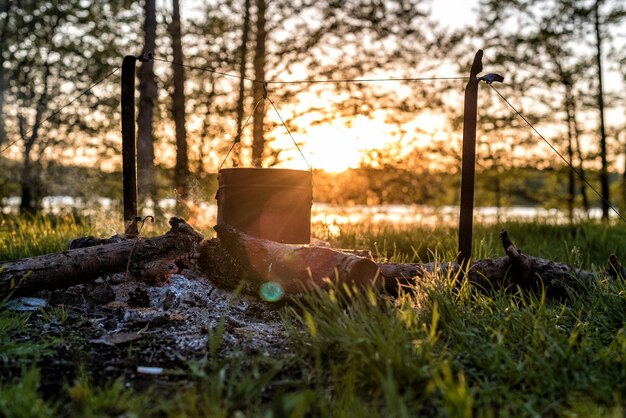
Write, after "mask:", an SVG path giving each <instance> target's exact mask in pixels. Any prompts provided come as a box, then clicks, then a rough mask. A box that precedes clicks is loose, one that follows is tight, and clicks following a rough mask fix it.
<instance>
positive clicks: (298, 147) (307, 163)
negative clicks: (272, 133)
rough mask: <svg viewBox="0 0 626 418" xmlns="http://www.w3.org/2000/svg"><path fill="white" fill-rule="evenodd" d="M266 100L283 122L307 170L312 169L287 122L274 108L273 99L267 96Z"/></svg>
mask: <svg viewBox="0 0 626 418" xmlns="http://www.w3.org/2000/svg"><path fill="white" fill-rule="evenodd" d="M267 100H268V101H269V102H270V104H271V105H272V107H273V108H274V111H275V112H276V114H277V115H278V119H280V122H281V123H282V124H283V126H284V127H285V129H286V130H287V133H288V134H289V137H290V138H291V140H292V141H293V144H294V145H295V146H296V148H297V149H298V152H299V153H300V155H302V158H304V162H305V163H306V165H307V166H308V167H309V171H313V166H312V165H311V163H309V160H307V158H306V157H305V156H304V153H303V152H302V150H301V149H300V146H299V145H298V143H297V142H296V140H295V139H294V137H293V135H291V131H290V130H289V128H288V127H287V124H286V123H285V121H284V120H283V118H282V117H281V116H280V113H278V109H277V108H276V105H275V104H274V101H273V100H272V99H270V98H269V97H268V98H267Z"/></svg>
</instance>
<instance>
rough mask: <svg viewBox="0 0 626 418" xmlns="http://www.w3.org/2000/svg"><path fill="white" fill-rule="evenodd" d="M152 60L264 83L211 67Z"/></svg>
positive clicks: (159, 59) (161, 59) (157, 59)
mask: <svg viewBox="0 0 626 418" xmlns="http://www.w3.org/2000/svg"><path fill="white" fill-rule="evenodd" d="M152 59H153V60H154V61H161V62H166V63H168V64H172V65H178V66H180V67H184V68H190V69H192V70H199V71H204V72H206V73H213V74H219V75H223V76H226V77H233V78H238V79H241V80H248V81H252V82H253V83H262V81H258V80H255V79H254V78H248V77H242V76H240V75H236V74H230V73H225V72H222V71H217V70H214V69H212V68H209V67H197V66H195V65H189V64H183V63H181V62H174V61H169V60H166V59H163V58H155V57H153V58H152Z"/></svg>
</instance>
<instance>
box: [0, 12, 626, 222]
mask: <svg viewBox="0 0 626 418" xmlns="http://www.w3.org/2000/svg"><path fill="white" fill-rule="evenodd" d="M432 8H433V4H432V3H430V2H428V1H421V0H413V1H365V2H364V1H348V2H333V1H321V2H320V1H316V2H310V1H306V0H299V1H282V0H275V1H267V0H242V1H218V2H213V1H199V0H198V1H185V2H183V3H182V4H180V2H179V1H172V2H162V3H159V2H155V0H146V1H144V2H133V1H124V0H114V1H102V2H80V1H76V2H73V1H72V2H63V3H57V2H47V1H44V2H41V1H21V2H13V1H9V0H4V1H3V2H1V3H0V10H1V11H0V17H1V19H0V45H1V46H2V48H1V49H0V50H1V53H0V59H1V60H2V61H1V62H0V113H1V115H2V117H0V147H1V148H0V149H1V150H2V154H1V155H0V165H1V166H2V167H3V170H2V174H0V196H1V197H2V198H3V199H6V198H8V197H12V196H19V197H20V210H21V211H22V212H33V211H37V209H38V208H39V207H40V202H41V199H42V198H43V197H44V196H46V195H50V194H57V193H62V194H64V195H71V196H80V195H81V194H85V193H90V194H92V195H93V194H97V195H102V196H107V197H112V198H117V199H119V197H120V194H119V193H120V192H119V187H118V186H116V182H115V180H113V179H115V178H117V179H119V178H120V170H121V136H120V128H119V126H120V102H119V100H120V94H119V82H120V80H119V77H120V71H119V67H120V65H121V61H122V58H123V57H124V56H125V55H129V54H130V55H137V56H139V55H140V54H141V53H143V52H151V53H153V54H154V58H153V59H152V60H150V61H148V62H145V63H138V64H139V65H138V71H137V88H138V96H139V98H138V102H137V109H138V114H137V138H138V145H137V147H138V170H139V176H138V181H139V194H140V199H141V200H142V202H145V201H146V200H149V199H152V200H154V199H158V198H161V197H175V198H177V199H181V200H185V199H202V200H207V199H211V194H212V193H213V191H214V190H213V189H212V188H213V187H215V186H214V184H215V183H214V177H215V173H216V172H217V169H218V167H219V166H220V164H224V163H225V164H226V166H233V165H235V166H236V165H243V166H264V167H281V166H282V167H285V166H286V167H295V168H306V167H307V166H306V165H305V162H304V161H302V156H304V157H305V159H306V160H307V161H306V164H309V162H310V163H311V165H312V167H313V168H314V169H315V170H316V172H317V173H318V174H316V179H317V180H316V182H315V184H316V200H317V201H320V202H335V203H341V204H351V203H367V204H383V203H408V204H425V203H426V204H431V205H441V204H456V203H457V199H458V184H459V179H458V177H459V172H460V139H461V138H460V137H461V133H460V130H461V129H460V126H461V123H462V92H463V87H464V81H463V79H464V78H466V77H467V75H468V66H469V63H470V62H471V58H472V54H473V52H474V51H475V50H476V49H477V48H478V47H480V48H483V49H484V50H485V54H486V59H485V63H486V65H487V69H488V70H489V71H494V72H498V73H500V74H503V75H504V76H505V82H504V83H503V84H500V85H498V86H497V89H498V93H501V96H499V95H498V94H496V92H495V91H492V90H491V89H488V88H482V89H481V92H480V97H479V115H478V118H479V119H478V120H479V122H478V154H477V163H478V173H479V174H478V176H477V182H478V187H477V193H479V195H478V197H479V200H478V203H477V204H479V205H484V206H507V205H537V206H545V207H560V208H567V209H569V210H572V209H573V208H589V207H594V206H602V210H603V216H604V217H606V216H608V212H609V207H608V204H609V202H610V203H611V204H613V205H614V206H616V207H620V208H623V207H625V206H626V203H624V202H625V201H626V169H625V168H624V167H625V164H626V159H625V158H624V153H625V152H626V135H624V132H625V130H624V126H625V123H626V118H625V116H624V115H625V114H626V112H625V110H624V109H625V100H626V97H624V94H623V91H624V82H625V78H626V56H625V55H624V52H623V51H624V48H623V46H624V39H625V38H624V23H623V17H624V7H623V5H622V4H621V2H618V1H602V2H590V1H578V0H577V1H556V0H545V1H528V2H518V3H516V2H497V1H489V0H484V1H479V2H477V3H476V5H475V19H473V20H475V21H469V22H463V24H461V25H457V26H456V27H450V25H444V24H442V23H441V22H440V21H438V20H437V19H436V18H435V17H434V16H433V15H432V13H431V9H432ZM339 58H340V59H339ZM381 79H386V81H376V80H381ZM425 79H426V80H425ZM346 80H353V81H349V82H346ZM366 80H370V81H366ZM372 80H373V81H372ZM260 81H262V82H260ZM263 82H267V83H266V84H264V83H263ZM484 87H486V86H484ZM265 97H269V99H270V100H271V104H270V103H269V102H268V101H267V100H266V99H265ZM503 99H504V100H503ZM506 101H508V102H509V104H512V105H513V107H510V106H509V105H508V104H507V102H506ZM514 110H517V111H519V112H520V113H522V115H523V116H524V117H525V118H526V119H521V118H520V116H519V115H517V114H516V113H515V111H514ZM283 122H284V124H283ZM526 122H528V123H526ZM283 125H284V126H283ZM533 129H536V130H537V132H535V131H534V130H533ZM537 133H539V134H540V135H541V136H539V135H537ZM292 139H293V141H294V142H296V144H294V143H293V142H292ZM294 145H297V146H300V147H301V148H302V151H303V155H302V156H301V155H300V154H299V153H298V152H297V151H296V150H297V149H299V148H298V147H297V146H294ZM231 147H232V151H233V152H231V153H230V154H229V153H228V150H229V149H231ZM551 147H553V149H552V148H551ZM227 155H228V157H227ZM308 160H310V161H308ZM327 171H330V172H329V173H327ZM105 178H106V179H111V180H110V181H105V182H103V181H101V179H105ZM359 188H360V189H361V190H367V193H360V194H359V193H357V192H356V190H358V189H359ZM408 190H410V193H409V192H408ZM596 192H597V193H596ZM3 201H5V200H3Z"/></svg>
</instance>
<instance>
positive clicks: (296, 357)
mask: <svg viewBox="0 0 626 418" xmlns="http://www.w3.org/2000/svg"><path fill="white" fill-rule="evenodd" d="M10 222H14V223H15V224H14V225H17V226H18V227H19V231H18V232H16V233H15V234H13V235H11V237H12V242H11V243H6V242H5V241H6V240H5V239H3V240H2V244H1V245H2V247H0V259H3V260H7V259H13V258H18V257H23V256H25V255H34V254H38V253H41V252H48V251H58V250H60V249H62V248H63V247H64V245H65V242H66V241H67V239H69V238H71V237H75V236H79V235H85V234H87V233H91V234H93V233H98V232H99V231H98V230H97V227H94V226H93V225H90V224H88V223H85V222H83V221H80V220H77V219H73V218H70V219H65V220H63V221H62V222H61V221H57V220H54V219H47V218H44V219H35V220H33V219H30V220H23V219H15V218H14V219H12V220H10ZM3 225H4V224H3ZM504 227H505V228H506V229H507V230H508V231H509V232H510V234H511V236H512V238H513V240H514V241H515V242H516V244H517V245H518V247H519V248H520V249H522V250H524V251H525V252H527V253H529V254H532V255H536V256H541V257H545V258H551V259H555V260H560V261H567V262H570V263H574V264H577V265H580V266H582V267H584V268H588V269H591V268H600V267H601V266H604V265H605V260H606V258H607V257H608V255H609V254H611V253H615V254H617V255H618V257H620V258H621V259H622V260H625V259H626V235H624V234H623V232H622V230H623V227H622V226H621V225H608V226H607V225H600V224H581V225H576V226H558V225H548V224H524V223H510V224H506V225H504ZM51 229H53V231H52V230H51ZM324 231H326V230H325V229H324V228H323V227H319V228H317V229H316V230H315V232H316V233H317V235H318V236H322V237H323V234H324ZM498 232H499V228H496V227H490V226H477V227H476V229H475V232H474V236H475V248H476V252H475V257H476V258H483V257H495V256H501V255H502V253H503V251H502V249H501V248H500V244H499V238H498ZM2 233H3V234H7V233H8V232H5V231H4V230H3V232H2ZM40 235H43V236H46V237H47V238H46V240H47V242H46V244H45V245H42V246H39V247H34V245H33V243H32V241H36V240H37V239H38V237H39V236H40ZM105 235H106V234H105ZM325 238H328V239H330V241H331V243H332V245H333V246H336V247H344V248H368V249H371V250H372V251H374V252H377V253H378V254H379V255H380V256H382V257H385V258H387V259H388V260H391V261H428V260H433V259H436V260H449V259H451V258H453V255H454V252H455V248H456V234H455V230H454V228H447V227H441V228H438V229H433V228H419V227H414V228H411V229H409V230H406V229H405V230H399V229H396V228H393V227H392V226H389V225H387V226H363V225H361V226H353V227H346V228H343V229H342V230H341V232H340V233H339V234H338V235H332V236H330V235H329V236H326V237H325ZM455 280H459V278H455V277H432V278H430V279H429V280H424V281H423V282H422V283H420V284H419V288H417V289H415V291H414V292H410V293H409V292H407V293H404V294H402V295H400V297H398V298H397V299H391V298H389V297H387V296H385V295H381V294H379V293H378V292H377V291H375V290H373V289H366V290H364V291H356V290H354V289H349V288H339V289H333V290H331V291H324V292H321V291H320V292H313V293H311V294H308V295H306V296H305V297H304V298H302V299H299V300H298V301H297V302H295V303H294V304H291V305H288V306H287V307H285V308H284V309H283V311H282V315H283V318H284V321H285V324H286V325H287V329H288V332H289V341H290V344H291V346H292V347H291V350H290V351H291V354H290V355H289V356H286V357H284V358H268V357H264V356H262V355H259V356H258V357H254V358H245V359H244V358H242V353H238V352H232V353H226V354H221V355H220V354H218V353H219V346H220V344H221V342H222V339H223V335H224V334H223V333H224V328H223V325H222V326H218V327H217V328H216V329H215V330H212V331H210V334H209V343H208V346H207V350H206V356H205V357H204V358H203V359H201V360H196V361H191V360H190V361H189V362H188V366H189V367H188V370H186V371H184V373H186V380H187V381H188V383H189V384H185V385H183V384H181V385H179V386H177V387H176V388H173V389H170V391H171V392H169V393H168V396H163V394H162V393H159V392H158V389H157V388H148V389H146V390H141V391H138V390H133V389H130V388H127V387H125V385H124V384H123V380H121V377H119V376H112V379H111V381H109V382H98V383H97V384H96V383H95V382H91V381H90V380H89V376H85V375H84V374H81V373H78V374H77V375H78V377H77V378H76V379H75V380H74V381H70V382H66V383H65V386H64V387H65V389H64V390H63V391H62V393H60V394H58V396H56V397H54V398H53V399H49V398H44V397H43V396H42V395H41V393H40V391H39V386H40V376H39V373H38V368H37V367H38V362H39V361H40V359H41V358H45V356H46V355H48V354H47V353H46V345H45V342H43V343H41V342H37V343H36V342H33V341H35V340H33V339H32V338H21V339H19V338H18V339H14V338H12V337H13V336H15V335H16V334H19V333H27V332H28V331H27V330H26V329H23V328H24V327H25V324H26V323H27V321H28V318H27V316H25V315H22V314H16V313H9V312H7V311H5V310H2V309H1V308H0V354H1V356H2V357H0V361H3V362H4V363H0V366H1V365H2V364H7V363H9V362H10V363H11V364H12V369H13V370H14V369H16V368H17V369H18V370H21V371H20V372H19V373H8V372H7V373H4V372H3V373H2V375H0V416H120V415H122V414H125V415H124V416H174V417H201V416H211V417H213V416H215V417H222V416H223V417H227V416H241V417H243V416H263V417H283V416H289V417H303V416H332V417H370V416H389V417H412V416H442V417H470V416H479V417H495V416H513V417H519V416H528V417H535V416H559V417H561V416H563V417H587V416H589V417H593V416H615V417H618V416H623V415H624V413H625V410H624V407H625V406H626V403H625V399H626V367H624V366H625V364H624V363H625V362H626V327H625V325H626V282H625V281H624V280H623V279H621V278H620V279H618V280H616V281H598V282H597V283H596V284H594V285H589V286H587V287H581V289H580V290H578V291H577V293H573V294H572V295H571V297H570V298H569V301H568V304H567V305H565V304H562V303H558V302H553V301H547V300H545V298H544V297H542V295H540V294H539V295H531V294H521V293H518V294H505V293H502V292H491V293H488V294H487V293H479V292H477V291H475V289H472V288H471V287H469V286H461V287H459V286H455V285H454V282H455ZM48 315H52V316H54V317H55V318H57V320H61V321H62V320H63V317H64V313H63V310H62V309H60V308H57V309H56V310H55V311H51V312H50V313H49V314H48ZM44 319H45V318H44ZM48 320H49V318H48ZM244 360H245V361H244ZM3 370H6V368H5V369H3ZM181 373H182V372H181Z"/></svg>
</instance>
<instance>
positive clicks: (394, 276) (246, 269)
mask: <svg viewBox="0 0 626 418" xmlns="http://www.w3.org/2000/svg"><path fill="white" fill-rule="evenodd" d="M170 225H171V227H172V229H171V230H170V231H169V232H168V233H166V234H164V235H161V236H158V237H154V238H145V239H139V240H137V239H126V238H122V237H113V238H109V239H106V240H102V239H97V238H92V237H87V238H81V239H79V240H75V241H74V242H73V245H72V247H73V248H71V249H69V250H67V251H64V252H62V253H56V254H48V255H44V256H39V257H32V258H27V259H22V260H17V261H14V262H9V263H5V264H3V265H0V295H2V294H7V293H9V292H15V293H16V294H29V293H34V292H36V291H39V290H44V289H55V288H63V287H68V286H72V285H75V284H78V283H84V282H88V281H91V280H94V279H95V278H97V277H101V276H105V275H108V274H114V273H119V272H125V271H128V273H129V274H130V275H132V276H133V277H135V278H142V279H143V280H145V279H146V277H149V276H154V275H155V274H158V273H159V272H167V269H168V268H169V267H171V266H172V265H173V264H174V265H176V266H178V267H179V268H181V269H182V268H192V269H194V270H195V271H196V272H197V273H199V274H200V275H202V276H203V277H205V278H207V279H208V280H211V281H212V282H213V283H215V284H216V285H218V286H219V287H222V288H227V289H234V288H237V287H238V286H242V285H243V286H242V291H243V292H245V293H249V294H258V291H259V288H260V286H261V285H262V284H263V283H266V282H274V283H278V284H280V285H281V287H282V288H283V290H284V291H285V292H286V293H288V294H297V293H302V292H307V291H310V290H312V289H315V288H328V287H329V286H330V285H331V284H332V283H333V282H334V283H337V284H339V285H340V286H341V285H344V284H346V285H350V286H353V285H356V286H367V285H370V284H372V283H374V284H375V286H377V287H379V288H381V289H382V290H384V291H386V292H388V293H390V294H396V293H397V292H398V290H399V289H400V288H401V287H409V288H414V286H415V285H416V284H419V283H420V282H421V281H422V280H424V279H428V278H432V277H434V276H435V275H437V277H449V278H451V279H457V282H459V283H460V282H461V280H458V279H463V278H464V277H466V278H467V280H468V281H469V282H470V283H471V284H473V285H474V286H475V287H477V288H478V289H485V290H490V289H505V290H508V289H510V290H512V291H518V290H523V291H545V294H546V296H547V297H549V298H558V299H564V298H567V296H568V292H569V290H570V289H576V288H577V287H581V286H582V287H584V286H587V285H589V284H592V283H594V282H595V281H597V280H598V279H604V278H607V279H611V278H616V277H618V276H622V277H624V275H626V270H625V269H624V268H623V266H622V265H621V264H620V262H619V261H618V260H617V258H616V257H615V256H611V257H610V258H609V264H608V268H607V270H606V271H605V272H601V274H598V273H594V272H590V271H585V270H579V269H576V268H574V267H572V266H570V265H567V264H564V263H559V262H555V261H551V260H546V259H542V258H537V257H532V256H529V255H526V254H524V253H522V252H521V251H520V250H519V249H518V248H517V247H515V245H514V244H513V243H512V241H511V240H510V238H509V236H508V234H507V232H506V231H502V233H501V240H502V246H503V248H504V252H505V254H506V255H505V256H503V257H499V258H494V259H485V260H478V261H476V262H472V263H471V264H470V265H469V266H468V267H466V268H465V269H462V268H461V266H460V265H459V264H458V263H456V262H449V263H432V262H431V263H413V264H411V263H408V264H390V263H376V262H375V261H373V260H372V258H371V255H370V254H369V253H368V252H359V251H346V250H338V249H332V248H328V247H319V246H311V245H292V244H281V243H277V242H273V241H268V240H264V239H260V238H256V237H252V236H249V235H246V234H244V233H242V232H240V231H238V230H236V229H234V228H232V227H230V226H227V225H218V226H216V227H215V230H216V231H217V233H218V238H213V239H203V236H202V234H200V233H198V232H196V231H195V230H194V229H193V228H192V227H191V226H189V225H188V224H187V223H186V222H185V221H184V220H182V219H179V218H172V219H171V220H170ZM85 246H87V247H86V248H76V247H85ZM129 260H130V261H129ZM164 266H165V267H164ZM170 271H171V270H170ZM603 275H604V277H603Z"/></svg>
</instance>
